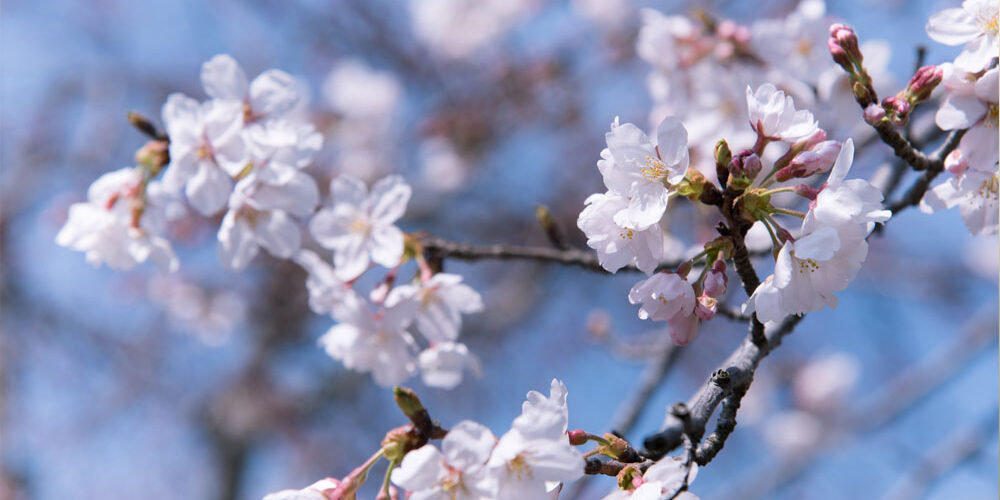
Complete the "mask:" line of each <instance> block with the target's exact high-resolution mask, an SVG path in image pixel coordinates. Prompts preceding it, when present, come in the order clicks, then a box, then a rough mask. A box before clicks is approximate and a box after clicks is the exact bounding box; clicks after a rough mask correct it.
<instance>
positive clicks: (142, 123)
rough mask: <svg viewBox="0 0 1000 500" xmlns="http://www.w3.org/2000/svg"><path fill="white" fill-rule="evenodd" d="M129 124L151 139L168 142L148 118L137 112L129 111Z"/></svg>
mask: <svg viewBox="0 0 1000 500" xmlns="http://www.w3.org/2000/svg"><path fill="white" fill-rule="evenodd" d="M128 122H129V123H131V124H132V126H133V127H135V128H136V129H138V130H139V131H140V132H142V133H143V134H146V135H147V136H149V137H150V138H151V139H153V140H158V141H164V142H166V140H165V139H166V136H165V135H163V134H162V133H161V132H160V131H159V130H156V127H155V126H154V125H153V123H152V122H151V121H149V118H146V117H145V116H143V115H141V114H139V113H136V112H135V111H129V112H128Z"/></svg>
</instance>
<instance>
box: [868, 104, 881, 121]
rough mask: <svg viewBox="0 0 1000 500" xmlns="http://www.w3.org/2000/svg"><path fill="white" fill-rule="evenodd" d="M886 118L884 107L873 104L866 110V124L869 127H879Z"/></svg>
mask: <svg viewBox="0 0 1000 500" xmlns="http://www.w3.org/2000/svg"><path fill="white" fill-rule="evenodd" d="M884 118H885V110H884V109H882V106H879V105H878V104H875V103H872V104H869V105H868V107H866V108H865V122H866V123H868V124H869V125H877V124H878V122H880V121H882V120H883V119H884Z"/></svg>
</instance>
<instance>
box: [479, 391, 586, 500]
mask: <svg viewBox="0 0 1000 500" xmlns="http://www.w3.org/2000/svg"><path fill="white" fill-rule="evenodd" d="M567 422H568V412H567V410H566V386H565V385H563V383H562V382H560V381H558V380H553V381H552V384H551V389H550V393H549V397H547V398H546V397H545V396H543V395H541V394H540V393H537V392H535V391H532V392H529V393H528V400H527V401H525V403H524V406H523V411H522V413H521V415H520V416H518V417H517V418H516V419H515V420H514V423H513V425H512V426H511V430H509V431H508V432H507V433H506V434H504V435H503V436H502V437H501V438H500V440H499V442H497V445H496V447H495V448H494V449H493V453H492V454H491V455H490V459H489V461H488V462H487V463H486V475H485V477H484V479H483V481H481V483H480V484H481V487H484V488H489V489H491V490H492V491H495V495H492V496H491V497H490V498H495V499H498V500H535V499H538V500H548V499H549V498H550V495H549V490H550V488H549V487H548V486H547V485H546V483H547V482H567V481H573V480H576V479H578V478H580V476H582V475H583V467H584V460H583V455H582V454H581V453H580V452H579V451H577V450H576V449H575V448H573V447H572V446H571V445H570V444H569V440H568V439H567V438H566V425H567Z"/></svg>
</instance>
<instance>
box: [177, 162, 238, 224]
mask: <svg viewBox="0 0 1000 500" xmlns="http://www.w3.org/2000/svg"><path fill="white" fill-rule="evenodd" d="M232 190H233V180H232V179H230V178H229V176H228V175H226V173H225V172H223V171H222V169H220V168H219V167H217V166H215V165H213V164H212V163H210V162H207V161H203V162H201V164H200V165H199V166H198V171H197V172H195V174H194V176H193V177H191V180H189V181H188V184H187V188H186V189H185V190H184V192H185V193H186V194H187V197H188V201H189V202H191V205H192V206H194V208H195V210H197V211H198V212H200V213H201V214H202V215H213V214H215V213H216V212H218V211H219V210H220V209H221V208H222V207H224V206H225V205H226V201H227V200H228V199H229V193H231V192H232Z"/></svg>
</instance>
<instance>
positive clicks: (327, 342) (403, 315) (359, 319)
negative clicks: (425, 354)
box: [319, 293, 416, 387]
mask: <svg viewBox="0 0 1000 500" xmlns="http://www.w3.org/2000/svg"><path fill="white" fill-rule="evenodd" d="M334 313H335V314H336V316H335V318H336V319H337V320H338V321H340V322H341V323H340V324H337V325H334V326H333V327H332V328H330V330H329V331H328V332H326V333H325V334H324V335H323V336H322V337H320V339H319V344H320V345H321V346H323V348H324V349H325V350H326V352H327V354H329V355H330V356H331V357H332V358H334V359H336V360H339V361H341V362H342V363H344V366H346V367H347V368H350V369H352V370H356V371H360V372H371V373H372V376H373V377H374V378H375V382H376V383H377V384H379V385H381V386H386V387H388V386H393V385H397V384H399V383H401V382H402V381H404V380H406V379H407V378H408V377H410V376H411V375H413V374H414V373H415V372H416V363H415V362H414V359H413V353H412V351H413V346H414V341H413V338H412V337H411V336H410V334H409V333H408V332H407V331H406V327H407V326H408V325H409V324H410V322H412V321H413V311H412V310H411V309H410V308H409V307H408V304H406V303H403V304H400V305H398V306H396V307H386V308H382V309H379V310H375V309H373V308H372V307H371V306H370V305H369V304H368V303H367V302H365V301H364V300H363V299H362V298H361V297H359V296H358V295H357V294H354V293H345V295H344V301H343V304H342V305H341V307H340V308H338V309H337V310H335V311H334Z"/></svg>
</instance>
